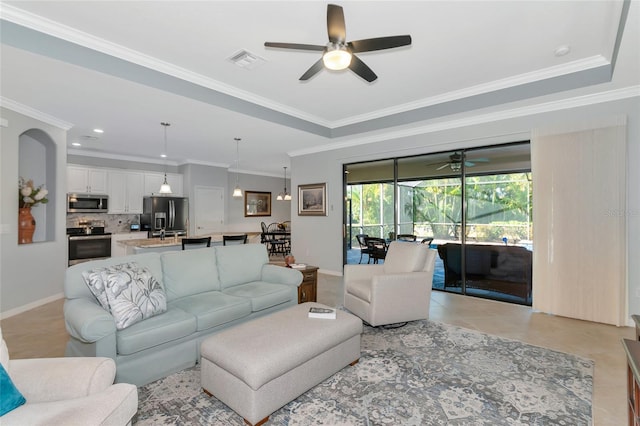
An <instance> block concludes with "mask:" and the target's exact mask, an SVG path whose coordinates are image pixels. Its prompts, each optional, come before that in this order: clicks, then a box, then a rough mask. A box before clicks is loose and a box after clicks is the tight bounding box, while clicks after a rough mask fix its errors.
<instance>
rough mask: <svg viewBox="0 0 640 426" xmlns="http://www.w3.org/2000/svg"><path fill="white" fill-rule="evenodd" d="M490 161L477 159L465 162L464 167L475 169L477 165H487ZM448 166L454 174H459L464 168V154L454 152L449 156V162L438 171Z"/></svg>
mask: <svg viewBox="0 0 640 426" xmlns="http://www.w3.org/2000/svg"><path fill="white" fill-rule="evenodd" d="M488 161H489V159H487V158H475V159H473V160H465V162H464V165H465V167H473V166H475V165H476V163H486V162H488ZM447 166H449V168H451V170H453V171H454V172H459V171H460V169H461V168H462V153H460V152H454V153H453V154H451V155H450V156H449V161H447V162H446V163H444V164H443V165H441V166H440V167H438V168H437V169H436V170H442V169H444V168H445V167H447Z"/></svg>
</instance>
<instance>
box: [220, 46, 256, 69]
mask: <svg viewBox="0 0 640 426" xmlns="http://www.w3.org/2000/svg"><path fill="white" fill-rule="evenodd" d="M227 59H228V60H229V61H231V62H233V63H234V64H236V65H237V66H239V67H240V68H244V69H247V70H252V69H254V68H256V67H257V66H258V65H260V64H262V63H263V62H264V59H263V58H261V57H260V56H258V55H256V54H255V53H251V52H249V51H248V50H244V49H243V50H240V51H238V52H236V53H234V54H233V55H231V56H230V57H229V58H227Z"/></svg>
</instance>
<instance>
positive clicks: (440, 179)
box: [345, 142, 533, 305]
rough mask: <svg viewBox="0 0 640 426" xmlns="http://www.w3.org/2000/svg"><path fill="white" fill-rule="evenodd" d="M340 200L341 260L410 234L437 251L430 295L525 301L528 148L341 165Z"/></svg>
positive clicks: (360, 257) (358, 259) (355, 259)
mask: <svg viewBox="0 0 640 426" xmlns="http://www.w3.org/2000/svg"><path fill="white" fill-rule="evenodd" d="M345 200H346V204H345V229H346V231H347V232H346V238H345V263H367V262H369V261H370V257H369V256H368V255H367V254H366V251H367V250H366V249H364V247H363V246H362V245H361V243H362V240H363V238H371V237H375V238H382V239H384V240H385V241H386V242H387V243H389V242H391V241H394V240H396V239H398V236H414V237H415V242H416V243H420V242H422V241H424V242H426V243H429V244H430V247H431V248H433V249H434V250H438V256H437V258H436V270H435V274H434V280H433V288H434V289H435V290H441V291H449V292H455V293H461V294H467V295H474V296H480V297H488V298H493V299H497V300H504V301H509V302H514V303H521V304H527V305H530V304H531V282H532V280H531V263H532V262H531V258H532V251H533V244H532V214H531V212H532V205H531V204H532V203H531V200H532V185H531V171H530V154H529V144H528V143H526V142H525V143H515V144H508V145H501V146H494V147H486V148H479V149H473V150H471V149H469V150H458V151H452V152H443V153H436V154H429V155H421V156H413V157H405V158H394V159H385V160H380V161H372V162H366V163H356V164H348V165H346V166H345ZM463 230H464V232H463ZM358 236H360V241H358ZM402 239H403V240H404V238H402ZM425 240H426V241H425ZM363 249H364V250H363ZM383 261H384V260H383V259H381V260H379V261H378V262H383Z"/></svg>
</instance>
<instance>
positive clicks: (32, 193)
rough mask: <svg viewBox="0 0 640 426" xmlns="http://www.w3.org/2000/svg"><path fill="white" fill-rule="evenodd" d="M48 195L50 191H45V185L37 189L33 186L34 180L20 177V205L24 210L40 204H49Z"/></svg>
mask: <svg viewBox="0 0 640 426" xmlns="http://www.w3.org/2000/svg"><path fill="white" fill-rule="evenodd" d="M48 193H49V191H47V190H46V189H45V187H44V185H40V186H38V187H36V186H34V184H33V180H31V179H29V180H25V179H24V178H23V177H20V180H19V182H18V205H19V206H20V208H23V207H32V206H35V205H36V204H39V203H42V204H47V203H48V202H49V200H48V199H47V194H48Z"/></svg>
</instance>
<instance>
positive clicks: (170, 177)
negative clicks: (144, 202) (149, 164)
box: [144, 172, 183, 197]
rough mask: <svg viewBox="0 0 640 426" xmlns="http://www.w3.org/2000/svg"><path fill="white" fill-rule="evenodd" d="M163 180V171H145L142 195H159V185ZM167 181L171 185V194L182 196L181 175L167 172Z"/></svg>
mask: <svg viewBox="0 0 640 426" xmlns="http://www.w3.org/2000/svg"><path fill="white" fill-rule="evenodd" d="M163 182H164V173H152V172H145V174H144V195H160V194H159V193H158V192H159V191H160V185H162V183H163ZM167 183H168V184H169V186H171V192H172V194H171V195H172V196H174V197H182V193H183V192H182V175H181V174H178V173H167Z"/></svg>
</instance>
